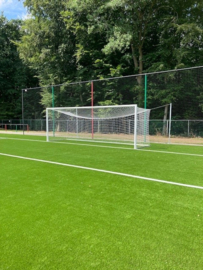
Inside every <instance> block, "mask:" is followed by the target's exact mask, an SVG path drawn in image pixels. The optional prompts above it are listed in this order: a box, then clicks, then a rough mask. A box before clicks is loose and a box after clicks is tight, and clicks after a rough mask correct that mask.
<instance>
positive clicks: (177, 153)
mask: <svg viewBox="0 0 203 270" xmlns="http://www.w3.org/2000/svg"><path fill="white" fill-rule="evenodd" d="M138 150H139V151H144V152H154V153H163V154H174V155H184V156H195V157H203V155H201V154H190V153H181V152H170V151H160V150H147V149H138Z"/></svg>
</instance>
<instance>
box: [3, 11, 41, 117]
mask: <svg viewBox="0 0 203 270" xmlns="http://www.w3.org/2000/svg"><path fill="white" fill-rule="evenodd" d="M21 23H22V22H21V21H20V20H12V21H8V20H7V19H6V18H5V17H4V16H3V15H1V16H0V107H1V112H0V118H1V119H14V118H17V119H19V118H21V89H22V88H25V87H27V86H29V84H34V83H35V81H36V79H33V76H34V75H33V73H32V71H31V70H30V69H29V68H28V67H27V66H26V65H24V64H23V62H22V61H21V59H20V58H19V55H18V52H17V47H16V45H15V42H16V41H18V40H19V39H20V27H21Z"/></svg>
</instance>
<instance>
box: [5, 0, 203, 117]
mask: <svg viewBox="0 0 203 270" xmlns="http://www.w3.org/2000/svg"><path fill="white" fill-rule="evenodd" d="M24 5H25V6H26V7H27V8H28V10H29V12H30V14H31V16H30V18H28V19H26V20H25V21H23V22H20V21H19V22H15V27H17V29H18V31H17V35H18V37H15V40H16V42H15V44H14V43H11V44H12V46H13V48H15V50H16V47H15V46H16V45H17V47H18V52H17V51H15V53H16V57H17V58H18V59H17V60H16V61H15V65H16V66H17V65H18V61H20V63H21V64H22V62H21V61H23V66H22V68H24V69H25V70H26V71H27V72H28V73H29V74H28V76H27V77H26V76H22V74H23V72H19V73H20V74H17V73H16V76H17V77H18V81H19V82H20V81H21V79H22V84H21V85H25V86H26V87H27V86H28V87H29V86H31V85H32V86H36V84H37V82H36V81H33V82H32V84H30V83H29V82H26V81H23V80H25V78H27V79H28V78H29V80H32V78H33V74H35V75H36V77H37V79H38V80H39V85H40V86H48V85H52V84H62V83H65V85H63V86H58V87H55V89H54V91H55V92H54V94H55V106H85V105H90V104H91V96H90V89H91V86H90V83H84V84H77V85H70V83H72V82H76V81H88V80H95V79H104V78H110V77H122V76H126V75H133V74H135V75H136V74H137V75H139V76H137V77H134V78H133V77H131V78H126V79H122V80H121V79H117V80H114V81H113V80H109V81H99V82H95V83H94V91H95V92H94V104H95V105H98V104H131V103H137V104H138V105H139V106H142V107H143V106H144V79H143V78H144V76H142V75H143V73H147V72H161V71H164V70H173V69H180V68H185V67H194V66H201V65H202V62H203V38H202V31H203V25H202V16H201V14H202V11H203V0H201V1H194V0H187V1H185V0H180V1H175V0H166V1H161V0H137V1H134V0H111V1H109V0H102V1H101V0H85V1H80V0H69V1H61V0H49V1H47V0H25V1H24ZM7 23H11V24H14V22H7ZM13 27H14V26H13ZM14 32H15V31H14ZM13 39H14V38H13ZM15 65H14V66H15ZM10 66H11V65H10ZM14 66H13V67H14ZM19 67H20V65H19ZM28 67H29V69H28ZM30 70H32V72H33V74H30V72H31V71H30ZM18 71H20V68H18ZM13 74H14V73H13ZM30 75H31V76H30ZM202 77H203V75H202V72H201V70H200V71H198V72H196V71H191V72H190V71H188V72H185V73H184V74H183V73H182V74H181V73H176V74H175V73H163V74H161V75H158V74H156V75H153V76H152V75H149V76H148V98H147V103H148V107H150V108H152V107H156V106H159V105H164V104H166V103H170V102H172V103H173V104H174V105H175V106H174V112H175V115H176V118H177V119H178V118H179V119H180V118H193V119H195V118H201V117H202V116H203V85H202V84H203V79H202ZM14 78H15V76H13V78H12V79H14ZM20 78H21V79H20ZM35 80H36V78H35ZM1 81H2V82H3V81H4V82H5V79H3V80H1ZM15 87H16V86H15ZM15 87H14V86H12V91H14V92H15V91H17V90H15V89H16V88H15ZM17 87H20V86H17ZM21 88H23V87H21ZM9 91H10V90H8V91H6V92H7V93H9ZM33 94H34V91H33ZM40 95H41V100H40V104H41V105H42V106H43V107H44V108H46V107H50V106H52V97H51V96H52V88H51V87H44V88H42V90H41V91H40ZM11 96H14V95H11ZM30 99H31V98H30ZM5 100H6V97H5ZM19 104H20V103H19ZM10 105H11V103H10V104H9V106H10ZM27 106H28V104H27ZM16 108H17V107H16ZM16 108H15V109H16ZM4 110H5V109H4ZM6 110H10V109H9V108H8V109H6ZM36 115H40V114H36ZM41 115H42V114H41Z"/></svg>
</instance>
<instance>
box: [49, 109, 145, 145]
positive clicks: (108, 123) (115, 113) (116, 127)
mask: <svg viewBox="0 0 203 270" xmlns="http://www.w3.org/2000/svg"><path fill="white" fill-rule="evenodd" d="M149 114H150V110H147V109H143V108H138V107H137V105H116V106H94V107H61V108H60V107H58V108H47V109H46V135H47V141H52V140H59V139H63V140H64V139H77V140H94V141H97V142H105V143H106V142H109V143H120V144H121V143H122V144H132V145H134V148H135V149H136V148H138V147H139V146H141V147H142V146H148V145H149Z"/></svg>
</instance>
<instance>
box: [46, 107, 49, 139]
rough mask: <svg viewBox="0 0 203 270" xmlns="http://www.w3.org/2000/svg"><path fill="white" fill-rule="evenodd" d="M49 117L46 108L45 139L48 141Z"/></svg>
mask: <svg viewBox="0 0 203 270" xmlns="http://www.w3.org/2000/svg"><path fill="white" fill-rule="evenodd" d="M48 121H49V117H48V109H47V108H46V141H47V142H48V141H49V123H48Z"/></svg>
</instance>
